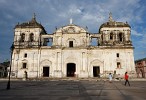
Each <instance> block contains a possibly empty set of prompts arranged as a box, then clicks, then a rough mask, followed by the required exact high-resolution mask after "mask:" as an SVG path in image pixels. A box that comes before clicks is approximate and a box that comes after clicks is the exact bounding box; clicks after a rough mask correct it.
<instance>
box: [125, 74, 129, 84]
mask: <svg viewBox="0 0 146 100" xmlns="http://www.w3.org/2000/svg"><path fill="white" fill-rule="evenodd" d="M128 78H129V75H128V73H127V72H125V86H126V84H127V83H128V85H129V86H130V83H129V80H128Z"/></svg>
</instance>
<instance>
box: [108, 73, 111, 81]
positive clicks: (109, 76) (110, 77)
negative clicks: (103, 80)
mask: <svg viewBox="0 0 146 100" xmlns="http://www.w3.org/2000/svg"><path fill="white" fill-rule="evenodd" d="M108 77H109V82H110V83H111V82H112V74H111V73H109V76H108Z"/></svg>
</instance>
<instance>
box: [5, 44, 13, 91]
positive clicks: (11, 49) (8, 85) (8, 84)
mask: <svg viewBox="0 0 146 100" xmlns="http://www.w3.org/2000/svg"><path fill="white" fill-rule="evenodd" d="M13 49H14V45H13V44H12V46H11V47H10V53H11V58H10V65H9V66H10V70H9V80H8V83H7V88H6V89H7V90H9V89H10V76H11V64H12V54H13Z"/></svg>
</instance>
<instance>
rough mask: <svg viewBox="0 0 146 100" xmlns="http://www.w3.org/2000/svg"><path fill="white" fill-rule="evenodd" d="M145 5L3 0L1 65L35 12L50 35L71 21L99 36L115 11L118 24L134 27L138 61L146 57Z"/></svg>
mask: <svg viewBox="0 0 146 100" xmlns="http://www.w3.org/2000/svg"><path fill="white" fill-rule="evenodd" d="M145 5H146V0H0V43H1V44H0V62H3V61H4V60H6V59H9V58H10V50H9V48H10V46H11V45H12V42H13V38H14V27H15V25H16V24H17V23H18V22H19V23H23V22H28V21H30V20H31V18H32V16H33V13H36V18H37V21H38V22H40V23H41V24H42V25H43V26H44V27H45V29H46V31H47V33H52V32H54V31H55V27H61V26H65V25H67V24H68V23H69V19H70V18H72V19H73V23H74V24H76V25H79V26H81V27H86V26H87V27H88V31H89V32H92V33H98V29H99V27H100V25H101V24H102V23H104V22H106V21H108V16H109V12H112V16H113V19H114V20H115V21H120V22H126V21H127V22H128V23H129V24H130V26H131V39H132V41H133V46H134V47H135V49H134V58H135V60H137V59H141V58H145V57H146V20H145V18H146V17H145V16H146V6H145Z"/></svg>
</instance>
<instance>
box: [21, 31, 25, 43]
mask: <svg viewBox="0 0 146 100" xmlns="http://www.w3.org/2000/svg"><path fill="white" fill-rule="evenodd" d="M21 41H22V42H24V41H25V34H24V33H22V34H21Z"/></svg>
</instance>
